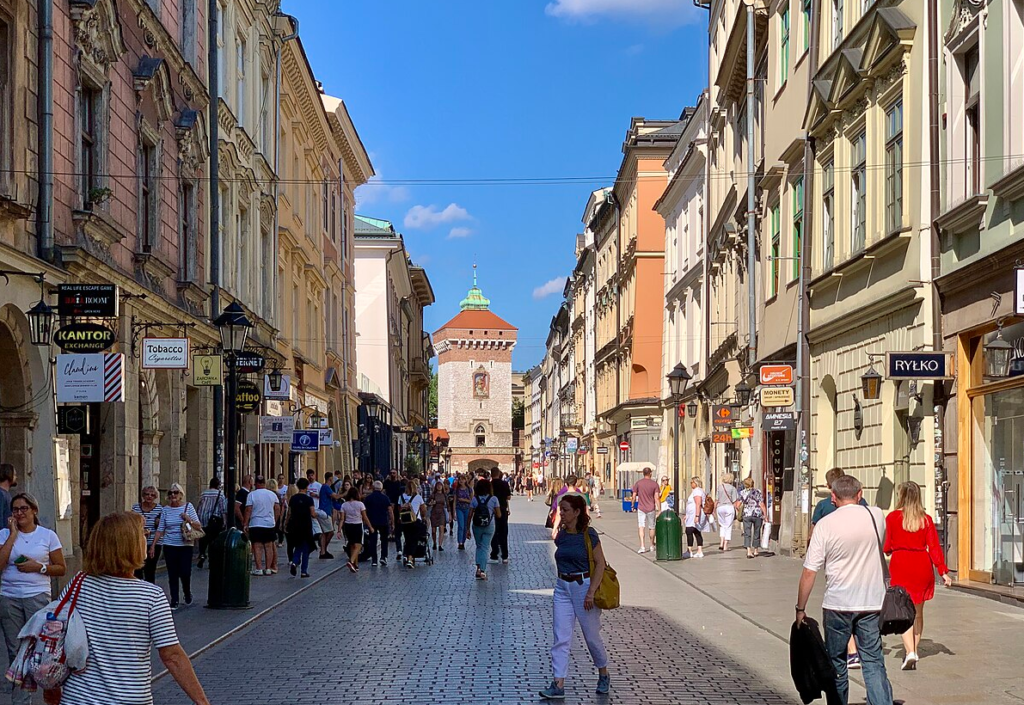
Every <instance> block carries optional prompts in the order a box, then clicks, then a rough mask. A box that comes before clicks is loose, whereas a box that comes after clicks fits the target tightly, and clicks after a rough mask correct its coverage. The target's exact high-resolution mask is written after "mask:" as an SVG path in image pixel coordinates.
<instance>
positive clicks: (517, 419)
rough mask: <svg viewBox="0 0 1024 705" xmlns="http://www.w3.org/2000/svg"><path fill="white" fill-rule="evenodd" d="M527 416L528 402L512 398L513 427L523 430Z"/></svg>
mask: <svg viewBox="0 0 1024 705" xmlns="http://www.w3.org/2000/svg"><path fill="white" fill-rule="evenodd" d="M525 418H526V404H525V403H523V400H522V399H513V400H512V428H513V429H514V430H515V429H518V430H520V431H521V430H523V426H524V424H525Z"/></svg>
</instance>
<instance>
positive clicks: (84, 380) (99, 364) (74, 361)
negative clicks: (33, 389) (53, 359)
mask: <svg viewBox="0 0 1024 705" xmlns="http://www.w3.org/2000/svg"><path fill="white" fill-rule="evenodd" d="M57 401H58V402H59V403H69V402H71V403H74V402H79V403H81V402H94V401H124V354H123V353H87V354H81V355H79V354H60V355H57Z"/></svg>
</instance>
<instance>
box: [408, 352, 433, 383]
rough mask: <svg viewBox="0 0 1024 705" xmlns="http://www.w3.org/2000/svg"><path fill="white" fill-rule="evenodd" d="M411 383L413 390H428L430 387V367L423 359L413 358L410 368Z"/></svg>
mask: <svg viewBox="0 0 1024 705" xmlns="http://www.w3.org/2000/svg"><path fill="white" fill-rule="evenodd" d="M409 383H410V384H411V385H412V388H413V390H420V389H426V388H427V387H429V386H430V366H429V365H428V364H427V361H426V360H424V359H423V358H419V357H417V358H413V360H412V365H410V367H409Z"/></svg>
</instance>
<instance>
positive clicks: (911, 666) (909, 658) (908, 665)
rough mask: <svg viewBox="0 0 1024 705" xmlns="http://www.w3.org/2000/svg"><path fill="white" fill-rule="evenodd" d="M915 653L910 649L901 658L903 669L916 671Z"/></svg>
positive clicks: (916, 659)
mask: <svg viewBox="0 0 1024 705" xmlns="http://www.w3.org/2000/svg"><path fill="white" fill-rule="evenodd" d="M917 661H918V658H917V654H916V653H914V652H913V651H911V652H910V653H909V654H907V655H906V657H905V658H904V659H903V670H904V671H916V670H917Z"/></svg>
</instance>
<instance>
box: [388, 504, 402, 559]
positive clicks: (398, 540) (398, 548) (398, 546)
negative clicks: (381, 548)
mask: <svg viewBox="0 0 1024 705" xmlns="http://www.w3.org/2000/svg"><path fill="white" fill-rule="evenodd" d="M395 516H398V505H397V504H396V505H395ZM403 535H404V532H403V531H402V525H401V524H396V525H395V533H394V535H393V536H392V537H391V538H393V539H394V540H395V555H396V556H400V555H402V536H403Z"/></svg>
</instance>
